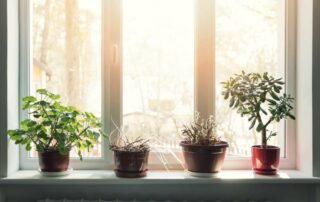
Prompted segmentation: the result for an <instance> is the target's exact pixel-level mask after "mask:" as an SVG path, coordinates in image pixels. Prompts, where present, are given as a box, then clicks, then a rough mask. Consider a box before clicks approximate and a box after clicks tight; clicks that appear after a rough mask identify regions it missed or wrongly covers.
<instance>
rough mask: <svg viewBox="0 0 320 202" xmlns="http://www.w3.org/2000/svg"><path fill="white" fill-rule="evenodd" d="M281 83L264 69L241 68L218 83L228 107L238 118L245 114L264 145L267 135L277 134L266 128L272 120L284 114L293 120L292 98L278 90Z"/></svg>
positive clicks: (283, 116)
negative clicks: (248, 71)
mask: <svg viewBox="0 0 320 202" xmlns="http://www.w3.org/2000/svg"><path fill="white" fill-rule="evenodd" d="M284 84H285V83H284V82H283V81H282V78H278V79H275V78H274V77H272V76H270V75H269V74H268V73H267V72H265V73H264V74H259V73H249V74H246V73H245V72H244V71H242V73H241V74H235V77H231V78H230V79H229V80H228V81H227V82H222V85H223V88H224V90H223V92H222V93H223V96H224V99H226V100H229V107H231V108H233V109H237V112H238V113H239V114H241V116H242V117H243V116H248V117H249V119H248V121H249V122H251V125H250V129H252V128H254V127H255V126H256V130H257V131H258V132H261V134H262V140H261V144H262V146H264V147H265V146H266V145H267V141H268V140H269V139H270V138H271V137H273V136H276V135H277V133H275V132H272V131H269V130H268V126H269V125H270V124H271V123H272V122H273V121H277V122H279V121H280V120H281V119H284V118H287V117H289V118H291V119H295V117H294V116H293V115H292V109H293V106H292V104H293V101H294V99H293V98H292V97H291V96H290V95H288V94H286V93H281V90H282V89H283V85H284ZM266 108H267V109H266ZM267 132H268V133H269V134H267Z"/></svg>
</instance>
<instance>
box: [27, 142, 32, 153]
mask: <svg viewBox="0 0 320 202" xmlns="http://www.w3.org/2000/svg"><path fill="white" fill-rule="evenodd" d="M31 149H32V146H31V144H30V143H29V144H27V146H26V150H27V151H31Z"/></svg>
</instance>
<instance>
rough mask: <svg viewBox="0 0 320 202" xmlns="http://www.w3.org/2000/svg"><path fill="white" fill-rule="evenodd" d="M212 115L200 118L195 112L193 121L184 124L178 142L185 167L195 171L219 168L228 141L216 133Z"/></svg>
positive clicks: (211, 170)
mask: <svg viewBox="0 0 320 202" xmlns="http://www.w3.org/2000/svg"><path fill="white" fill-rule="evenodd" d="M216 127H217V125H216V123H215V121H214V119H213V116H210V117H209V118H208V119H207V120H204V119H201V118H200V114H199V113H198V112H196V114H195V118H194V121H193V122H191V123H190V125H189V126H186V125H185V126H184V129H183V130H182V135H183V137H184V140H183V141H182V142H181V143H180V146H182V152H183V156H184V159H185V163H186V166H187V169H188V170H189V171H191V172H196V173H217V172H219V171H220V170H221V167H222V165H223V162H224V158H225V155H226V150H227V147H228V143H227V142H224V141H221V140H220V137H219V136H218V135H217V133H216Z"/></svg>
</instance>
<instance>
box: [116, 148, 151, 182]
mask: <svg viewBox="0 0 320 202" xmlns="http://www.w3.org/2000/svg"><path fill="white" fill-rule="evenodd" d="M113 154H114V164H115V167H116V168H115V173H116V175H117V176H118V177H125V178H137V177H144V176H146V175H147V171H148V158H149V151H145V152H130V151H121V150H113Z"/></svg>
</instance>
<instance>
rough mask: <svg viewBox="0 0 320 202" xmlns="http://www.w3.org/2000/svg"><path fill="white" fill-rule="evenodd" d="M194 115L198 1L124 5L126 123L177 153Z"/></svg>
mask: <svg viewBox="0 0 320 202" xmlns="http://www.w3.org/2000/svg"><path fill="white" fill-rule="evenodd" d="M193 111H194V0H174V1H172V0H134V1H133V0H124V1H123V124H124V127H126V128H127V129H128V133H129V136H130V137H132V138H134V137H136V136H144V137H146V138H149V139H150V141H151V144H152V147H153V149H156V150H160V149H161V148H162V149H164V148H166V149H169V148H170V149H175V148H179V146H178V143H179V142H180V129H181V126H182V124H184V123H188V122H189V121H190V119H192V118H193Z"/></svg>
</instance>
